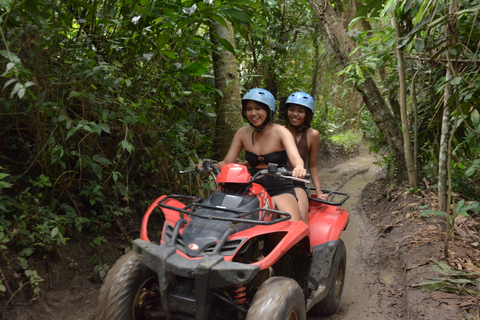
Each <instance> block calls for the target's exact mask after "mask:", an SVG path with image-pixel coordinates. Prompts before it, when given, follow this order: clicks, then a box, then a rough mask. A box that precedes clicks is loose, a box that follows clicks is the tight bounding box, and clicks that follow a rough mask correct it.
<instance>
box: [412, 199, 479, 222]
mask: <svg viewBox="0 0 480 320" xmlns="http://www.w3.org/2000/svg"><path fill="white" fill-rule="evenodd" d="M479 212H480V203H478V202H477V201H470V202H466V201H465V200H463V199H462V200H460V201H459V202H457V204H456V205H455V210H454V212H453V215H452V216H451V223H454V221H455V217H456V216H465V217H470V215H473V214H478V213H479ZM430 215H433V216H440V217H444V218H446V217H447V214H446V213H445V212H443V211H438V210H425V211H423V212H422V213H421V214H420V217H425V216H430Z"/></svg>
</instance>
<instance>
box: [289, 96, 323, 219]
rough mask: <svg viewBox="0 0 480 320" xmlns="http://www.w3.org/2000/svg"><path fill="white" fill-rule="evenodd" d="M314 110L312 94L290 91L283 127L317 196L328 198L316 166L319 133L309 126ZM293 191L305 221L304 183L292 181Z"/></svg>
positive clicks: (306, 212) (307, 203) (307, 205)
mask: <svg viewBox="0 0 480 320" xmlns="http://www.w3.org/2000/svg"><path fill="white" fill-rule="evenodd" d="M314 112H315V101H314V100H313V98H312V96H311V95H309V94H308V93H305V92H295V93H292V94H291V95H290V96H289V97H288V98H287V101H286V102H285V113H284V114H285V127H286V128H287V129H288V130H289V131H290V132H291V135H292V136H293V137H294V140H295V144H296V145H297V148H298V152H299V153H300V156H301V157H302V159H303V161H304V163H307V159H308V170H309V172H310V175H311V180H312V182H313V185H314V187H315V192H316V194H317V198H319V199H323V200H328V195H326V194H324V193H323V192H322V188H321V186H320V178H319V175H318V168H317V154H318V146H319V144H320V134H319V133H318V131H317V130H315V129H312V128H311V127H310V123H311V121H312V118H313V114H314ZM292 165H293V164H292ZM293 184H294V187H295V193H296V195H297V199H298V205H299V208H300V215H301V217H302V220H303V221H305V223H307V222H308V221H307V220H308V210H309V200H308V193H307V188H306V186H305V183H303V182H300V181H293Z"/></svg>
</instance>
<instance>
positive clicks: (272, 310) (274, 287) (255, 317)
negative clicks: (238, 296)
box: [246, 277, 307, 320]
mask: <svg viewBox="0 0 480 320" xmlns="http://www.w3.org/2000/svg"><path fill="white" fill-rule="evenodd" d="M306 317H307V316H306V311H305V299H304V297H303V291H302V289H301V288H300V286H299V284H298V283H297V282H296V281H295V280H293V279H290V278H285V277H272V278H270V279H268V280H267V281H265V282H264V283H263V284H262V285H261V287H260V288H259V289H258V291H257V293H256V294H255V296H254V297H253V301H252V305H251V307H250V309H249V310H248V313H247V318H246V320H305V319H306Z"/></svg>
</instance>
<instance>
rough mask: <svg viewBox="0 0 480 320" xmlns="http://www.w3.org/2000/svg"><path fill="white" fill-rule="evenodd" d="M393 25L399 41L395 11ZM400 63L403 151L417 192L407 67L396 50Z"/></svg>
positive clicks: (410, 179) (409, 177) (399, 52)
mask: <svg viewBox="0 0 480 320" xmlns="http://www.w3.org/2000/svg"><path fill="white" fill-rule="evenodd" d="M392 24H393V27H394V28H395V33H396V34H397V41H398V40H400V39H401V37H402V35H401V32H400V26H399V25H398V21H397V15H396V13H395V10H393V17H392ZM395 51H396V54H397V63H398V83H399V85H400V116H401V120H402V131H403V149H404V151H405V162H406V165H407V171H408V183H409V185H410V188H413V189H414V190H415V191H416V190H417V189H418V182H417V171H416V170H415V162H414V159H413V156H412V147H411V143H410V126H409V125H408V115H407V83H406V78H405V65H404V63H403V52H402V50H400V49H398V48H396V50H395Z"/></svg>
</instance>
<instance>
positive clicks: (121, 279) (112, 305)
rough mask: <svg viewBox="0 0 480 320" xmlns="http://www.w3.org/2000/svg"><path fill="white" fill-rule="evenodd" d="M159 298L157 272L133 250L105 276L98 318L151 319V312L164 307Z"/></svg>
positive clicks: (99, 301) (99, 299) (104, 319)
mask: <svg viewBox="0 0 480 320" xmlns="http://www.w3.org/2000/svg"><path fill="white" fill-rule="evenodd" d="M155 300H156V301H155ZM159 300H160V294H159V290H158V278H157V275H156V273H155V272H153V271H152V270H151V269H150V268H148V267H147V266H145V265H143V264H142V263H141V262H140V259H139V257H138V256H137V254H136V253H135V252H133V251H131V252H129V253H127V254H125V255H124V256H122V257H121V258H120V259H118V261H117V262H116V263H115V265H114V266H113V268H112V269H111V270H110V271H109V272H108V274H107V276H106V277H105V280H104V282H103V286H102V288H101V289H100V294H99V298H98V312H97V314H98V318H97V319H99V320H110V319H116V320H132V319H133V320H142V319H147V315H146V313H147V312H149V311H153V310H158V309H157V307H160V301H159ZM152 302H156V304H153V303H152Z"/></svg>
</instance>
